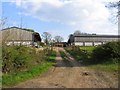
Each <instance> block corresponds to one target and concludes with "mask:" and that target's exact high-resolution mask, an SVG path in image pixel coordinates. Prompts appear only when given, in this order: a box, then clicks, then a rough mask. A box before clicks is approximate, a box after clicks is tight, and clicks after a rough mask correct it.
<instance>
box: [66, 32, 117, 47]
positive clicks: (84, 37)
mask: <svg viewBox="0 0 120 90" xmlns="http://www.w3.org/2000/svg"><path fill="white" fill-rule="evenodd" d="M111 41H118V35H96V34H71V35H70V38H69V40H68V43H69V45H78V46H96V45H101V44H105V43H107V42H111Z"/></svg>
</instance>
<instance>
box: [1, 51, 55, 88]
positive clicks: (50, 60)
mask: <svg viewBox="0 0 120 90" xmlns="http://www.w3.org/2000/svg"><path fill="white" fill-rule="evenodd" d="M55 57H56V52H55V51H52V52H51V53H50V54H49V55H48V56H47V59H46V60H44V61H43V62H42V63H41V64H36V65H34V66H31V67H30V68H28V69H27V70H25V71H18V72H12V73H8V74H3V76H2V84H3V87H4V86H12V85H15V84H17V83H19V82H22V81H25V80H27V79H30V78H34V77H36V76H39V75H40V74H41V73H43V72H45V71H46V70H48V69H49V68H50V67H51V66H52V65H53V64H54V60H55Z"/></svg>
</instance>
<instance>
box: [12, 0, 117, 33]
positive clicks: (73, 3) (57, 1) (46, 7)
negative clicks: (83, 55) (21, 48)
mask: <svg viewBox="0 0 120 90" xmlns="http://www.w3.org/2000/svg"><path fill="white" fill-rule="evenodd" d="M113 1H114V2H116V1H119V0H22V2H21V0H13V2H12V3H13V4H15V5H16V6H17V7H20V8H22V9H23V12H22V14H23V15H28V16H32V17H34V18H36V19H39V20H40V21H44V22H51V23H52V22H56V23H59V24H64V25H66V26H68V27H71V28H74V29H78V30H81V31H82V32H89V33H107V34H117V32H118V31H117V24H116V25H114V24H113V23H111V22H110V21H109V18H110V17H111V13H110V11H109V10H108V8H106V7H105V3H107V2H113ZM115 10H116V9H115ZM115 10H112V11H111V12H115Z"/></svg>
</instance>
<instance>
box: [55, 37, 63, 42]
mask: <svg viewBox="0 0 120 90" xmlns="http://www.w3.org/2000/svg"><path fill="white" fill-rule="evenodd" d="M54 39H55V42H62V41H63V40H64V38H63V37H61V36H55V37H54Z"/></svg>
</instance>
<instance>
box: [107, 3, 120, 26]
mask: <svg viewBox="0 0 120 90" xmlns="http://www.w3.org/2000/svg"><path fill="white" fill-rule="evenodd" d="M105 7H106V8H108V9H109V10H113V9H118V11H116V12H114V13H113V12H112V13H111V17H110V19H109V20H110V21H111V22H112V23H115V24H116V23H118V16H119V15H120V1H119V2H109V3H107V4H106V5H105Z"/></svg>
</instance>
